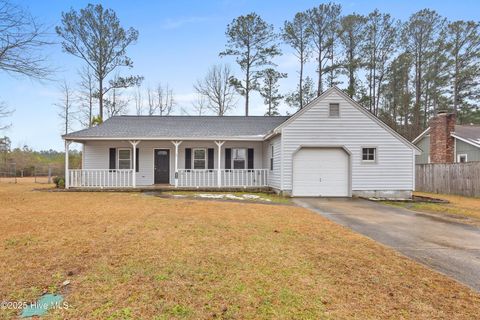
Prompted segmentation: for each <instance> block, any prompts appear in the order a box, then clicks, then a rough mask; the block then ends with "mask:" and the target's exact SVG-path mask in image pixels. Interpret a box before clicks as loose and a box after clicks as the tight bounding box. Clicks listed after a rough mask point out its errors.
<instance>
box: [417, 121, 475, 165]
mask: <svg viewBox="0 0 480 320" xmlns="http://www.w3.org/2000/svg"><path fill="white" fill-rule="evenodd" d="M413 144H415V145H416V146H417V147H418V148H420V149H421V150H422V154H420V155H417V156H416V160H415V162H416V164H426V163H454V162H471V161H480V126H475V125H458V124H456V116H455V114H453V113H450V114H449V113H446V112H439V113H438V114H437V115H436V116H435V117H433V118H432V119H431V120H430V123H429V127H428V128H427V129H426V130H425V131H424V132H422V133H421V134H420V135H419V136H418V137H417V138H415V140H413Z"/></svg>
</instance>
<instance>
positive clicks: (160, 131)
mask: <svg viewBox="0 0 480 320" xmlns="http://www.w3.org/2000/svg"><path fill="white" fill-rule="evenodd" d="M287 119H288V117H280V116H278V117H264V116H249V117H245V116H225V117H217V116H166V117H161V116H115V117H112V118H110V119H108V120H106V121H105V122H104V123H102V124H100V125H98V126H96V127H92V128H88V129H84V130H80V131H76V132H72V133H69V134H67V135H64V136H63V137H64V138H66V139H79V140H81V139H82V138H86V139H93V138H101V139H106V138H131V139H139V138H150V139H153V138H159V139H160V138H200V137H207V138H216V137H218V138H222V137H223V138H227V137H232V138H234V137H238V138H261V137H263V136H265V135H266V134H267V133H268V132H270V131H271V130H273V129H274V128H276V127H277V126H278V125H279V124H281V123H282V122H284V121H285V120H287Z"/></svg>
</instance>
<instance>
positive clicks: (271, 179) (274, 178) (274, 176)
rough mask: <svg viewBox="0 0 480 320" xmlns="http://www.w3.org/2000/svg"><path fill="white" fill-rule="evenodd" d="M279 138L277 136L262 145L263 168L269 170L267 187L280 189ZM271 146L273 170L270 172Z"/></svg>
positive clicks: (280, 150) (280, 151) (280, 152)
mask: <svg viewBox="0 0 480 320" xmlns="http://www.w3.org/2000/svg"><path fill="white" fill-rule="evenodd" d="M281 140H282V139H281V136H280V135H277V136H276V137H274V138H272V139H270V140H267V141H265V142H264V143H263V150H264V152H263V157H264V160H263V168H265V169H267V168H268V169H269V171H268V185H269V186H270V187H272V188H276V189H280V188H281V175H280V172H281V163H282V161H281V156H282V149H281ZM272 145H273V170H270V157H271V153H272Z"/></svg>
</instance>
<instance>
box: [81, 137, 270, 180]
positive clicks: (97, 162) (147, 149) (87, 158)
mask: <svg viewBox="0 0 480 320" xmlns="http://www.w3.org/2000/svg"><path fill="white" fill-rule="evenodd" d="M235 147H238V148H253V149H254V168H255V169H262V168H264V166H263V160H262V159H263V156H262V154H263V143H262V142H248V141H227V142H225V144H224V145H223V146H222V153H221V163H220V168H222V169H223V168H224V167H225V148H235ZM84 148H85V149H84V150H85V152H84V162H83V168H84V169H108V168H109V148H130V149H131V148H132V146H131V144H130V143H129V142H127V141H86V142H85V144H84ZM137 148H139V152H140V154H139V163H140V165H139V167H140V168H139V172H137V174H136V179H137V185H138V186H148V185H152V184H154V175H153V150H154V149H169V150H170V184H173V183H174V181H175V146H174V145H173V144H172V143H171V142H170V141H141V142H140V143H139V144H138V146H137ZM185 148H192V149H193V148H206V149H207V148H213V149H214V168H218V147H217V145H216V144H215V143H214V142H213V141H184V142H182V144H181V145H180V146H179V150H178V151H179V152H178V168H179V169H183V168H185ZM266 168H268V167H266Z"/></svg>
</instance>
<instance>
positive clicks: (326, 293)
mask: <svg viewBox="0 0 480 320" xmlns="http://www.w3.org/2000/svg"><path fill="white" fill-rule="evenodd" d="M38 186H39V185H33V184H29V183H19V184H17V185H13V184H4V183H0V213H1V218H2V220H1V221H2V223H1V224H0V270H1V272H2V276H1V277H0V300H2V301H20V302H22V301H35V300H36V299H37V298H38V297H39V296H40V295H41V294H42V292H52V293H55V292H61V293H62V294H64V297H65V301H66V302H68V305H69V306H70V307H69V308H68V309H57V310H52V311H51V312H49V315H48V316H47V317H46V319H212V318H217V319H339V318H340V319H345V318H355V319H372V318H377V319H386V318H389V319H435V318H436V319H440V318H441V319H474V318H476V317H477V316H478V310H479V306H480V295H479V294H477V293H475V292H473V291H472V290H470V289H468V288H467V287H465V286H463V285H461V284H459V283H457V282H455V281H453V280H451V279H449V278H447V277H445V276H443V275H441V274H438V273H436V272H434V271H431V270H429V269H427V268H425V267H423V266H421V265H419V264H417V263H415V262H413V261H411V260H409V259H407V258H405V257H403V256H400V255H399V254H396V253H395V252H394V251H393V250H390V249H388V248H385V247H383V246H381V245H379V244H377V243H375V242H374V241H372V240H370V239H368V238H366V237H363V236H360V235H358V234H355V233H353V232H351V231H349V230H347V229H345V228H343V227H341V226H338V225H336V224H334V223H332V222H329V221H328V220H326V219H325V218H323V217H321V216H319V215H317V214H315V213H312V212H310V211H308V210H306V209H303V208H299V207H295V206H283V205H280V206H279V205H268V204H255V203H241V202H220V201H197V200H194V199H190V198H186V199H164V198H159V197H152V196H148V195H145V194H142V193H107V192H99V193H88V192H78V193H75V192H45V191H32V189H33V188H35V187H38ZM43 187H44V188H50V187H49V186H43ZM65 280H70V281H71V283H70V285H68V286H67V287H66V288H64V289H62V287H61V283H62V282H63V281H65ZM0 312H1V313H3V314H2V316H1V317H0V318H12V319H13V318H16V317H17V316H18V314H19V311H18V310H11V309H10V310H5V309H4V310H0Z"/></svg>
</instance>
